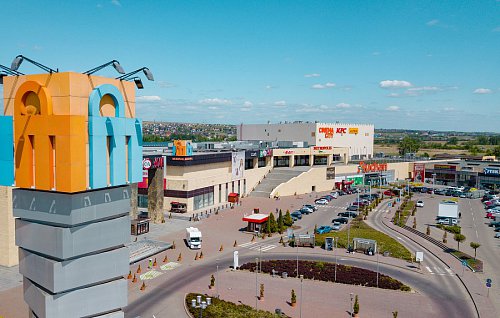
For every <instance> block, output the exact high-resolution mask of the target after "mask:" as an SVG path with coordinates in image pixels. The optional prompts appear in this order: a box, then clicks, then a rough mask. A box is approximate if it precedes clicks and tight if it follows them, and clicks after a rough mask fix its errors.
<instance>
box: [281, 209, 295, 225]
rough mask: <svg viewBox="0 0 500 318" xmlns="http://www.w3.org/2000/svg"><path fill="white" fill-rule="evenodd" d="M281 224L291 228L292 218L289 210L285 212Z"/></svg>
mask: <svg viewBox="0 0 500 318" xmlns="http://www.w3.org/2000/svg"><path fill="white" fill-rule="evenodd" d="M283 223H284V224H285V225H286V226H292V225H293V219H292V216H291V215H290V211H289V210H286V214H285V217H284V219H283Z"/></svg>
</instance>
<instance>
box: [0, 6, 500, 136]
mask: <svg viewBox="0 0 500 318" xmlns="http://www.w3.org/2000/svg"><path fill="white" fill-rule="evenodd" d="M0 8H1V11H2V12H9V13H10V14H8V15H7V14H3V15H2V28H1V29H0V39H1V41H2V45H1V48H2V49H1V50H0V64H3V65H7V66H9V65H10V63H11V61H12V59H13V58H14V57H15V56H16V55H17V54H24V55H26V56H27V57H30V58H32V59H35V60H37V61H39V62H41V63H44V64H46V65H48V66H51V67H54V68H55V67H58V68H59V69H60V70H61V71H79V72H80V71H85V70H87V69H90V68H92V67H94V66H96V65H99V64H102V63H104V62H107V61H109V60H111V59H117V60H119V61H120V62H121V64H122V65H123V67H124V68H125V70H126V71H132V70H135V69H137V68H139V67H142V66H148V67H149V68H150V69H151V70H152V72H153V73H154V75H155V82H146V80H145V79H144V80H145V89H144V90H141V91H138V98H137V109H138V116H140V117H142V118H143V119H145V120H153V119H156V120H164V121H181V122H205V123H232V124H239V123H241V122H243V123H264V122H267V121H268V120H269V121H271V122H279V121H295V120H309V121H315V120H316V121H322V122H335V121H341V122H362V123H373V124H375V127H376V128H409V129H434V130H461V131H495V132H500V125H498V124H497V118H498V116H499V115H500V99H499V97H500V74H499V70H500V1H499V0H482V1H459V0H454V1H354V0H350V1H271V0H270V1H248V0H247V1H132V0H131V1H125V0H115V1H108V0H106V1H21V2H17V1H2V2H1V3H0ZM20 71H23V72H38V70H36V69H35V68H32V67H31V66H30V65H28V64H23V65H22V66H21V69H20ZM100 74H101V75H106V76H117V74H115V73H114V70H113V69H112V68H110V69H106V70H103V71H102V72H101V73H100Z"/></svg>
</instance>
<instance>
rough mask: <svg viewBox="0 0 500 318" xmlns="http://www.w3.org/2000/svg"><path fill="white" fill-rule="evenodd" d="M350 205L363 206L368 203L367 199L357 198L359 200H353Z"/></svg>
mask: <svg viewBox="0 0 500 318" xmlns="http://www.w3.org/2000/svg"><path fill="white" fill-rule="evenodd" d="M352 205H359V206H365V205H368V201H367V200H359V201H354V202H353V203H352Z"/></svg>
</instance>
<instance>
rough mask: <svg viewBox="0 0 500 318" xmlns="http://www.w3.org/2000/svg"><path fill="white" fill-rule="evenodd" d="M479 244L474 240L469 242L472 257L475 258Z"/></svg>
mask: <svg viewBox="0 0 500 318" xmlns="http://www.w3.org/2000/svg"><path fill="white" fill-rule="evenodd" d="M480 246H481V244H479V243H476V242H470V247H471V248H473V249H474V259H476V254H477V249H478V248H479V247H480Z"/></svg>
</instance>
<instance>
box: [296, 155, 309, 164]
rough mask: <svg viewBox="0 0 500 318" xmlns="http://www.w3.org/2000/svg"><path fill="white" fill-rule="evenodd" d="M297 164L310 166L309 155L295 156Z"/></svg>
mask: <svg viewBox="0 0 500 318" xmlns="http://www.w3.org/2000/svg"><path fill="white" fill-rule="evenodd" d="M294 165H295V166H309V155H296V156H295V158H294Z"/></svg>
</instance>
